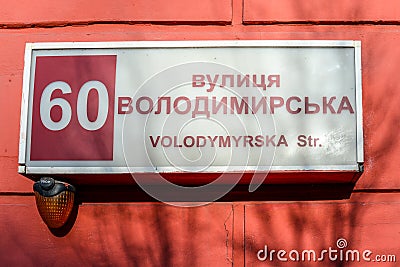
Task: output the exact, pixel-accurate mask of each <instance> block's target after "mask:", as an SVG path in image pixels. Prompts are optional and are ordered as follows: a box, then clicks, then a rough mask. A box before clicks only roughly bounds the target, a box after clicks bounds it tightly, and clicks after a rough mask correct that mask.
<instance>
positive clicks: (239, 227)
mask: <svg viewBox="0 0 400 267" xmlns="http://www.w3.org/2000/svg"><path fill="white" fill-rule="evenodd" d="M399 18H400V3H399V2H398V1H395V0H388V1H385V2H382V1H378V0H366V1H348V0H338V1H317V0H312V1H295V0H271V1H262V0H220V1H211V0H203V1H193V0H186V1H182V0H172V1H161V0H157V1H145V0H136V1H133V0H116V1H104V0H99V1H91V2H89V1H78V0H71V1H48V0H40V1H27V0H22V1H2V3H1V9H0V44H1V49H0V109H1V112H0V127H1V130H0V265H2V266H91V265H93V266H111V265H113V266H244V265H246V266H291V265H293V266H321V265H323V266H397V264H398V262H399V261H400V250H399V248H400V177H399V173H400V167H399V166H400V164H399V162H400V141H399V132H400V131H399V130H400V112H399V109H398V105H399V101H400V89H399V88H398V86H399V85H398V84H399V83H398V80H399V75H398V73H399V71H398V69H399V68H398V66H399V62H400V46H399V43H400V31H399V30H400V19H399ZM237 39H240V40H303V39H305V40H340V39H346V40H361V41H362V75H363V111H364V114H363V116H364V138H365V172H364V173H363V175H362V176H361V178H360V179H359V181H358V182H357V184H356V185H355V187H354V188H353V189H352V190H351V192H347V194H346V193H343V194H342V192H341V191H342V190H344V189H343V187H342V186H339V185H330V186H329V190H328V191H329V192H330V193H332V192H334V193H335V194H333V195H334V196H336V197H334V196H332V197H331V196H330V195H326V196H324V192H322V191H319V187H315V188H314V190H311V191H310V193H309V192H307V194H309V196H310V197H309V198H308V199H307V198H305V197H304V196H301V197H299V198H300V199H302V200H299V199H296V194H300V195H301V192H296V190H302V188H294V189H293V190H292V191H289V192H283V191H282V192H281V191H279V190H281V189H277V190H278V191H274V190H270V191H269V192H267V191H266V192H265V194H267V193H271V192H272V193H273V194H272V195H273V197H271V198H269V197H268V196H265V195H263V192H262V193H258V195H257V196H258V197H257V199H255V198H253V197H251V196H249V195H246V196H244V197H243V196H240V194H239V195H238V196H237V197H236V196H235V195H233V196H232V197H230V198H229V199H227V200H226V201H225V202H218V203H215V204H211V205H207V206H203V207H198V208H177V207H171V206H167V205H164V204H161V203H156V202H151V201H150V202H146V201H128V200H130V198H129V197H127V198H126V199H125V198H124V197H121V198H119V199H118V201H112V202H107V201H104V198H101V197H100V198H99V199H100V200H102V201H100V200H99V201H96V198H92V199H91V201H83V203H82V204H81V205H80V208H79V212H78V214H77V217H76V221H75V225H74V226H73V228H72V229H71V231H70V232H69V233H68V234H66V235H65V236H63V237H57V235H55V234H53V233H51V232H50V231H49V229H48V228H47V227H46V225H45V224H44V223H43V222H42V220H41V218H40V217H39V214H38V212H37V209H36V206H35V202H34V197H33V194H32V183H33V182H32V181H31V180H29V179H27V178H24V177H23V176H21V175H19V174H18V173H17V161H18V159H17V157H18V138H19V119H20V102H21V92H22V79H23V77H22V74H23V66H24V48H25V43H26V42H58V41H136V40H157V41H158V40H237ZM305 190H310V189H309V188H308V189H305ZM321 190H322V189H321ZM281 193H282V194H281ZM280 194H281V195H280ZM291 195H292V197H291ZM338 196H339V197H338ZM340 196H342V197H340ZM340 238H343V239H345V240H346V241H347V249H353V250H359V251H360V252H361V253H362V252H363V251H365V250H371V252H372V254H371V255H370V256H369V258H370V259H371V262H365V261H363V259H360V261H345V260H342V261H341V260H340V258H339V259H336V260H330V259H329V258H328V256H326V257H325V261H324V262H323V263H321V262H308V261H306V262H303V261H301V260H300V261H299V262H293V261H291V260H289V262H283V261H280V260H279V259H278V258H277V255H276V253H277V252H275V254H273V255H274V256H273V261H270V260H269V259H267V260H266V261H259V260H258V258H257V252H258V251H259V250H261V249H264V247H265V245H267V246H268V250H269V251H271V250H272V249H273V250H276V251H278V250H280V249H282V250H285V251H286V252H287V254H286V256H285V257H286V258H288V257H289V252H290V251H291V250H297V251H300V253H301V252H302V250H305V249H308V250H310V249H313V250H316V251H317V252H318V253H319V252H320V251H322V250H324V249H326V250H329V248H330V247H331V249H338V247H337V244H336V242H337V240H338V239H340ZM342 241H343V240H342ZM294 253H295V252H292V256H293V257H294V256H295V254H294ZM260 255H261V256H262V255H263V254H260ZM392 255H395V256H396V257H397V258H396V260H397V263H395V262H384V263H382V262H378V260H383V259H386V260H387V261H389V260H391V261H393V257H391V256H392ZM318 256H319V254H318ZM376 256H382V257H376Z"/></svg>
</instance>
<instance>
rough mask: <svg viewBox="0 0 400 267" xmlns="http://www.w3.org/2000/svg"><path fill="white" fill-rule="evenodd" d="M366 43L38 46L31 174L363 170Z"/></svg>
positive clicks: (27, 130)
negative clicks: (363, 53) (363, 50)
mask: <svg viewBox="0 0 400 267" xmlns="http://www.w3.org/2000/svg"><path fill="white" fill-rule="evenodd" d="M363 161H364V160H363V132H362V103H361V43H360V42H359V41H175V42H172V41H170V42H166V41H163V42H107V43H101V42H100V43H28V44H27V45H26V52H25V70H24V84H23V97H22V112H21V133H20V154H19V164H20V167H19V171H20V172H21V173H24V174H27V175H29V174H123V173H177V174H179V173H225V172H241V171H245V172H268V171H271V172H282V171H285V172H304V171H318V172H320V171H328V172H332V171H333V172H340V171H346V172H359V171H360V170H361V166H362V163H363Z"/></svg>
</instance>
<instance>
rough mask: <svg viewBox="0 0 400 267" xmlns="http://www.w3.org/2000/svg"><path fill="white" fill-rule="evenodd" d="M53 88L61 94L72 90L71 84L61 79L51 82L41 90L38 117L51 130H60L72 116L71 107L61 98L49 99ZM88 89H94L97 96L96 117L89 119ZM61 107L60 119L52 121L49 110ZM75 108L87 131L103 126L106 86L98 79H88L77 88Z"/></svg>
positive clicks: (105, 117)
mask: <svg viewBox="0 0 400 267" xmlns="http://www.w3.org/2000/svg"><path fill="white" fill-rule="evenodd" d="M55 90H61V91H62V93H63V94H70V93H71V92H72V89H71V86H69V84H68V83H66V82H63V81H56V82H52V83H50V84H49V85H47V86H46V88H45V89H44V90H43V93H42V96H41V98H40V119H41V120H42V123H43V125H44V126H45V127H46V128H47V129H49V130H52V131H60V130H62V129H64V128H65V127H67V126H68V124H69V123H70V121H71V117H72V109H71V105H70V103H69V102H68V101H67V100H65V99H63V98H54V99H51V95H52V94H53V92H54V91H55ZM90 90H96V91H97V93H98V96H99V98H98V99H99V106H98V110H97V118H96V120H95V121H90V120H89V118H88V110H87V106H88V105H87V102H88V96H89V92H90ZM55 106H59V107H60V108H61V119H60V120H59V121H53V119H52V118H51V116H50V111H51V109H52V108H53V107H55ZM76 110H77V115H78V121H79V124H80V125H81V126H82V128H84V129H86V130H88V131H95V130H98V129H100V128H101V127H103V125H104V124H105V122H106V120H107V115H108V91H107V88H106V86H105V85H104V84H103V83H102V82H99V81H88V82H86V83H85V84H84V85H82V87H81V88H80V89H79V93H78V99H77V103H76Z"/></svg>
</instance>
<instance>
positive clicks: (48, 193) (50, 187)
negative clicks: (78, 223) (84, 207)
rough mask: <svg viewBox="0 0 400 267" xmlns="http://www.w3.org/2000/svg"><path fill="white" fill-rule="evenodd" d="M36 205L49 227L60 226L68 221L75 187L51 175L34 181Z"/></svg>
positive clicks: (72, 205)
mask: <svg viewBox="0 0 400 267" xmlns="http://www.w3.org/2000/svg"><path fill="white" fill-rule="evenodd" d="M33 190H34V192H35V199H36V206H37V209H38V211H39V214H40V217H42V219H43V221H44V222H45V223H46V225H47V226H48V227H49V228H60V227H62V226H63V225H65V223H66V222H67V221H68V218H69V216H70V214H71V211H72V210H73V207H74V201H75V192H76V190H75V187H74V186H72V185H70V184H68V183H64V182H60V181H56V180H54V179H53V178H51V177H42V178H41V179H40V180H39V181H38V182H36V183H34V185H33Z"/></svg>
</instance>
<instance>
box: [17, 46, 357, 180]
mask: <svg viewBox="0 0 400 267" xmlns="http://www.w3.org/2000/svg"><path fill="white" fill-rule="evenodd" d="M209 47H215V48H236V47H269V48H296V47H298V48H309V47H321V48H329V47H332V48H354V52H355V53H354V55H355V58H354V64H355V65H354V66H355V82H356V113H357V114H356V129H357V132H356V134H357V137H356V142H357V151H356V158H357V162H355V163H354V165H328V166H308V167H307V168H305V167H304V166H271V169H270V171H271V172H282V171H295V172H302V171H354V172H358V171H362V168H363V163H364V137H363V127H362V125H363V121H362V118H363V114H362V76H361V73H362V65H361V41H350V40H212V41H131V42H125V41H122V42H49V43H27V44H26V47H25V58H24V73H23V90H22V100H21V119H20V138H19V156H18V164H19V166H18V172H19V173H23V174H43V173H48V174H111V173H115V174H122V173H129V170H128V168H127V167H31V166H26V153H27V147H26V146H27V131H28V115H29V114H28V111H29V91H30V88H29V87H30V80H31V77H30V76H31V67H32V54H33V51H34V50H49V49H51V50H63V49H119V48H209ZM237 167H238V171H239V169H240V166H237ZM214 169H215V172H218V168H212V169H211V170H210V171H208V172H207V173H212V172H214ZM240 170H241V171H243V170H245V171H246V167H244V168H242V169H240ZM170 171H171V170H169V169H168V168H163V169H159V170H158V172H170ZM249 171H251V170H249ZM138 172H139V173H142V172H143V173H146V172H148V170H138Z"/></svg>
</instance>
